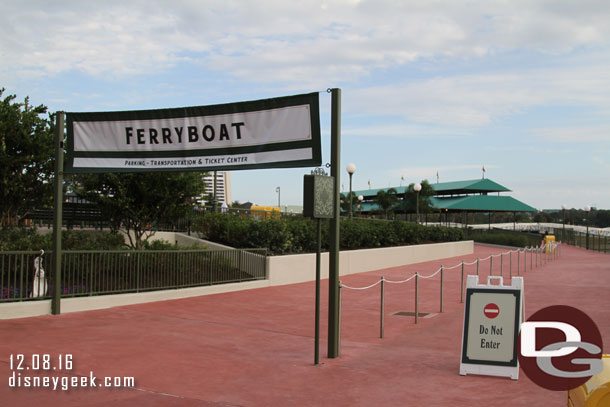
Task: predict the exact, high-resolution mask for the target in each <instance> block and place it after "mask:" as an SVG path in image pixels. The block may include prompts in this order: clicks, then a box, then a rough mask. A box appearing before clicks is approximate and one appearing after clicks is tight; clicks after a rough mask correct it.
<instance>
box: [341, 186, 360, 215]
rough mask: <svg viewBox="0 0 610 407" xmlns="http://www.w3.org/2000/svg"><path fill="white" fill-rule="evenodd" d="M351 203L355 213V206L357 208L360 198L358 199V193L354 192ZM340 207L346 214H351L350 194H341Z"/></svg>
mask: <svg viewBox="0 0 610 407" xmlns="http://www.w3.org/2000/svg"><path fill="white" fill-rule="evenodd" d="M351 203H352V211H353V210H354V206H356V204H357V203H358V198H357V197H356V193H355V192H354V191H352V200H351ZM340 205H341V210H342V211H344V212H345V213H349V205H350V199H349V192H348V193H342V194H341V202H340Z"/></svg>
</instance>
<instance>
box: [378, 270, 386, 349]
mask: <svg viewBox="0 0 610 407" xmlns="http://www.w3.org/2000/svg"><path fill="white" fill-rule="evenodd" d="M384 314H385V277H384V276H381V315H380V319H379V337H380V338H381V339H383V328H384V320H383V319H384Z"/></svg>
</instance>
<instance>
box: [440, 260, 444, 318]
mask: <svg viewBox="0 0 610 407" xmlns="http://www.w3.org/2000/svg"><path fill="white" fill-rule="evenodd" d="M443 271H444V270H443V266H442V265H441V312H443Z"/></svg>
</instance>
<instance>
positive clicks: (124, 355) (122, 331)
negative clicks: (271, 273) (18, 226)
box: [0, 246, 610, 407]
mask: <svg viewBox="0 0 610 407" xmlns="http://www.w3.org/2000/svg"><path fill="white" fill-rule="evenodd" d="M502 251H505V250H503V249H498V248H491V247H483V246H476V248H475V254H474V255H471V256H466V257H464V258H452V259H445V260H443V261H435V262H428V263H420V264H416V265H412V266H406V267H399V268H393V269H386V270H382V271H373V272H369V273H363V274H359V275H352V276H347V277H344V282H345V283H346V284H349V285H351V286H364V285H368V284H370V283H373V282H375V281H376V280H378V279H379V277H380V276H381V275H384V276H385V277H386V278H388V279H394V280H399V279H404V278H406V277H408V276H410V275H411V274H413V273H414V272H415V271H419V272H420V273H421V274H424V275H429V274H432V273H433V272H434V271H436V270H437V269H438V267H439V266H440V265H441V264H444V265H445V266H453V265H455V264H458V263H459V262H460V261H461V260H465V261H467V262H470V261H473V260H475V259H476V257H477V256H478V257H481V258H483V257H487V256H488V255H489V254H491V253H500V252H502ZM515 260H516V259H515V258H513V262H515ZM499 263H500V262H499V261H498V258H496V259H494V274H496V275H497V274H499V273H500V264H499ZM527 267H528V271H527V272H526V274H525V311H526V312H525V314H526V318H527V317H528V316H529V315H531V314H532V313H534V312H535V311H537V310H539V309H540V308H543V307H545V306H548V305H554V304H566V305H571V306H574V307H576V308H579V309H581V310H582V311H584V312H585V313H587V314H588V315H589V316H591V317H592V318H593V320H594V321H595V322H596V324H597V325H598V327H599V329H600V331H601V333H602V338H603V339H604V340H605V341H606V343H608V341H609V340H610V295H609V293H610V256H609V255H604V254H598V253H593V252H586V251H584V250H583V249H576V248H571V247H565V248H564V250H563V252H562V256H561V257H560V258H559V259H557V260H554V261H552V262H550V263H548V264H544V265H541V266H539V267H538V268H534V269H533V270H532V269H530V268H529V262H528V265H527ZM515 269H516V265H515V264H513V271H514V270H515ZM466 271H467V272H468V273H471V274H472V273H475V268H474V266H469V267H467V269H466ZM521 271H523V268H521ZM312 272H313V271H312ZM503 272H504V275H505V276H506V275H507V273H508V257H506V258H505V259H504V270H503ZM488 273H489V262H488V261H487V262H485V263H481V275H482V276H486V275H487V274H488ZM459 281H460V270H459V268H458V269H455V270H451V271H447V272H446V273H445V305H444V307H445V309H444V311H445V312H444V313H442V314H439V315H437V316H435V317H432V318H423V319H420V320H419V321H420V323H419V324H418V325H415V324H414V323H413V318H412V317H404V316H395V315H393V314H394V313H395V312H397V311H413V310H414V304H413V294H414V290H413V284H412V281H411V282H409V283H406V284H401V285H387V286H386V308H385V310H386V313H385V315H386V317H385V321H386V328H385V339H379V286H377V287H375V288H373V289H370V290H366V291H347V290H345V289H344V295H343V316H342V321H343V329H342V333H341V336H342V348H341V357H340V358H337V359H326V358H325V355H326V351H325V349H326V341H325V339H324V338H323V339H322V344H321V362H322V365H321V366H317V367H316V366H313V364H312V363H313V324H314V315H313V309H314V308H313V307H314V304H313V295H314V285H313V283H303V284H295V285H291V286H282V287H272V288H263V289H256V290H250V291H242V292H234V293H227V294H217V295H210V296H204V297H196V298H190V299H184V300H174V301H165V302H157V303H150V304H142V305H134V306H127V307H120V308H114V309H110V310H100V311H90V312H80V313H72V314H65V315H60V316H44V317H35V318H24V319H16V320H3V321H0V405H2V406H34V405H43V406H107V405H112V406H114V407H120V406H181V407H182V406H371V405H387V406H423V405H428V406H508V405H510V406H534V405H543V403H544V405H547V406H564V405H565V398H566V395H565V393H563V392H562V393H557V392H551V391H547V390H544V389H542V388H539V387H538V386H536V385H535V384H533V383H532V382H531V381H530V380H529V379H528V378H527V377H526V376H525V375H524V374H523V372H521V374H520V377H519V380H518V381H512V380H510V379H505V378H494V377H483V376H460V375H459V374H458V372H459V360H460V344H461V333H462V332H461V330H462V318H463V305H462V304H460V301H459V300H460V292H459ZM420 282H421V285H420V288H421V292H420V312H437V311H438V306H439V280H438V276H437V277H435V278H433V279H430V280H420ZM326 283H327V282H326V281H323V284H322V285H323V293H324V295H323V298H322V304H323V309H322V333H323V335H325V331H326V318H325V315H326V310H325V307H324V304H325V303H326V293H327V287H326V286H325V285H326ZM605 351H606V353H607V352H608V345H606V348H605ZM20 353H21V354H25V355H26V361H29V362H30V363H29V365H30V367H31V360H30V359H31V356H30V355H32V354H45V353H46V354H51V355H52V359H53V361H56V360H57V358H58V355H59V354H66V353H68V354H72V355H73V360H74V366H73V370H72V371H71V372H70V374H71V375H72V376H74V377H78V376H85V377H89V376H90V375H91V374H93V375H94V376H95V377H96V378H97V381H96V384H97V385H98V387H97V388H84V389H71V390H69V391H62V390H59V389H58V390H55V391H53V390H50V389H40V388H38V389H33V388H23V387H22V388H11V387H9V378H10V377H11V375H12V374H13V371H11V370H10V365H9V361H10V356H11V355H16V354H20ZM90 372H92V373H90ZM27 375H30V376H32V375H35V374H32V373H30V371H27V370H26V371H23V372H21V376H22V377H23V376H27ZM40 376H42V377H49V378H50V379H48V380H52V379H53V378H58V379H57V380H62V379H61V378H60V377H61V376H65V374H64V373H58V372H53V371H47V372H41V374H40ZM105 376H109V377H114V376H121V377H123V376H133V377H134V378H135V381H136V382H135V389H125V388H123V389H108V388H100V387H99V386H100V384H101V383H100V381H101V380H103V377H105ZM59 383H60V384H61V382H59ZM60 387H61V385H60Z"/></svg>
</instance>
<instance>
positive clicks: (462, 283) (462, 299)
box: [460, 260, 464, 303]
mask: <svg viewBox="0 0 610 407" xmlns="http://www.w3.org/2000/svg"><path fill="white" fill-rule="evenodd" d="M462 302H464V260H462V280H461V283H460V303H462Z"/></svg>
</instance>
